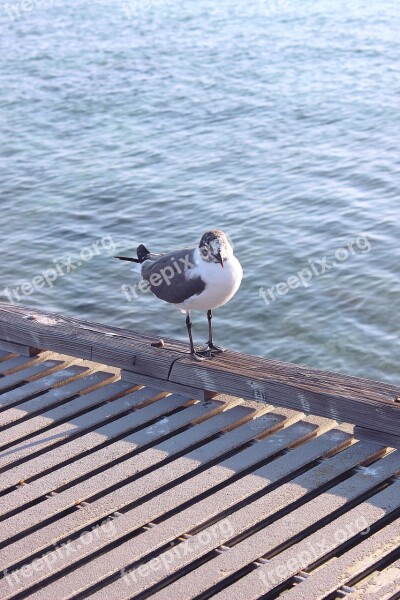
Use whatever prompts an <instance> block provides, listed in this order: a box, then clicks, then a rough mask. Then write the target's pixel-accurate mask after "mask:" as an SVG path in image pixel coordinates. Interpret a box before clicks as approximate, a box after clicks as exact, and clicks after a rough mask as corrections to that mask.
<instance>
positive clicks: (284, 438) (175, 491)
mask: <svg viewBox="0 0 400 600" xmlns="http://www.w3.org/2000/svg"><path fill="white" fill-rule="evenodd" d="M317 428H318V426H317ZM313 431H315V425H313V424H312V423H311V422H310V419H309V420H308V422H305V421H303V422H299V423H296V424H294V425H292V426H290V427H288V428H286V429H284V430H282V431H280V432H277V433H276V434H274V433H273V434H271V435H270V436H268V438H265V439H263V440H261V441H260V442H258V443H257V444H255V445H253V446H252V447H251V448H247V449H246V450H242V451H241V452H239V453H238V454H235V455H234V456H232V457H230V458H228V459H226V460H225V461H222V462H221V463H219V464H218V465H214V466H213V467H211V468H209V469H208V470H206V471H203V472H201V473H200V474H198V475H196V476H194V477H192V478H190V479H189V480H187V481H185V482H183V483H182V484H180V485H179V486H175V487H173V488H172V489H168V490H167V491H165V492H164V493H161V494H159V495H158V496H156V497H154V498H152V499H151V500H149V501H147V502H144V503H142V504H140V505H139V506H137V507H135V508H133V509H131V510H128V511H127V512H126V513H125V514H123V515H121V516H120V517H118V519H116V520H115V525H116V530H115V534H116V537H119V536H121V535H126V534H127V533H129V531H134V530H135V529H137V528H138V527H140V526H141V524H146V523H149V522H151V521H153V520H154V518H157V516H160V515H162V514H164V513H165V512H166V511H168V510H171V509H172V508H175V507H179V506H180V505H181V504H182V503H183V502H185V501H187V500H190V499H193V498H194V497H195V496H196V495H197V494H199V493H203V492H204V491H205V490H207V489H208V490H210V491H211V490H212V488H213V487H215V486H216V485H218V484H220V483H222V482H223V481H226V480H228V479H229V478H230V477H232V475H233V474H235V473H236V474H237V473H239V472H241V471H243V470H245V469H247V468H248V467H249V466H251V465H252V464H256V463H257V462H259V461H260V459H261V458H264V459H265V458H267V457H268V456H272V455H274V454H275V453H276V452H279V450H280V449H282V448H286V447H288V446H290V445H292V444H294V443H299V442H300V441H301V440H305V439H307V438H309V437H310V435H312V433H313ZM274 438H275V439H274ZM221 439H222V438H221ZM267 439H268V440H269V441H268V442H266V440H267ZM250 451H251V452H250ZM197 452H198V453H199V454H201V448H199V449H198V450H197ZM285 458H286V457H285ZM153 476H154V475H153ZM156 478H157V476H156ZM253 479H255V480H257V479H261V478H257V477H256V478H252V477H250V476H245V477H244V478H243V479H242V480H241V484H243V485H242V488H243V489H245V490H246V492H247V495H250V494H251V493H252V492H253V489H252V486H251V485H250V486H249V483H252V481H253ZM235 483H236V485H237V484H238V483H239V482H235ZM264 483H265V482H264ZM134 484H137V481H136V482H134ZM134 484H130V485H128V486H125V487H124V489H123V491H122V490H119V494H118V495H116V494H115V493H114V495H115V497H116V502H117V506H118V505H119V506H120V505H121V503H126V504H128V502H129V500H128V498H130V497H131V494H134V493H135V486H134ZM223 491H224V492H225V494H223V497H224V499H225V502H226V501H227V494H226V490H223ZM51 500H54V498H51V499H50V501H51ZM100 500H101V502H102V503H103V504H105V506H106V507H107V509H108V511H109V513H110V512H112V511H113V503H110V502H109V499H108V498H107V496H106V497H103V498H102V499H100ZM207 500H208V504H209V505H210V506H209V510H210V509H211V510H213V511H217V513H218V510H219V508H218V505H219V503H218V502H215V501H211V502H210V498H207ZM230 500H231V502H233V503H234V502H235V497H231V499H230ZM95 504H96V501H95V502H94V503H93V504H88V505H85V506H82V507H81V508H80V510H79V511H78V513H79V515H78V516H79V518H80V519H82V520H83V524H84V526H85V525H86V526H87V525H88V523H90V522H91V521H92V519H93V521H94V520H95V519H96V520H97V519H98V518H99V516H98V509H97V511H96V512H93V510H94V509H95V506H94V505H95ZM97 504H98V502H97ZM200 505H201V502H199V503H197V504H195V505H194V506H191V508H190V514H189V515H187V517H186V519H185V518H184V515H185V513H186V511H183V512H181V513H180V514H179V515H176V517H177V518H176V519H175V520H174V526H173V527H171V528H170V530H169V536H171V535H172V539H174V538H175V537H176V536H177V535H180V533H183V531H185V530H187V529H188V528H189V527H190V524H191V527H193V526H195V525H196V524H198V523H199V519H200V522H201V520H202V519H204V520H206V519H207V516H206V515H205V513H204V512H202V511H201V510H199V506H200ZM39 506H40V505H39ZM187 510H189V509H187ZM103 511H104V507H103ZM76 514H77V513H74V514H71V515H69V517H70V518H71V517H74V516H75V515H76ZM39 518H40V515H39ZM175 521H176V522H177V525H178V530H177V529H176V526H175ZM50 527H51V525H50ZM182 527H183V531H182V530H181V528H182ZM62 531H63V534H64V535H65V534H66V530H65V527H64V528H63V530H62ZM157 531H158V527H157V528H154V530H152V529H150V530H149V531H146V533H145V534H143V536H140V537H141V538H142V541H143V543H139V542H138V544H136V541H137V540H139V538H138V537H136V538H135V544H134V545H132V542H131V541H129V542H126V543H121V544H120V545H119V546H118V547H117V548H115V549H113V550H110V551H109V552H108V553H107V554H106V555H104V556H102V557H99V558H97V559H94V560H93V561H91V563H90V565H91V568H89V565H88V564H85V565H84V566H82V567H81V568H79V569H77V570H76V571H74V573H73V574H72V573H71V574H67V575H65V576H64V577H63V578H62V589H60V587H59V585H58V584H59V582H55V583H54V584H51V585H50V586H49V587H48V590H49V592H50V593H52V594H54V593H55V594H56V595H57V597H58V596H60V597H62V598H66V597H70V594H71V593H72V590H75V592H74V593H76V591H77V590H80V589H86V588H87V587H89V586H90V585H91V584H92V583H93V581H94V580H95V579H96V577H97V575H96V573H97V572H100V573H102V576H106V575H107V574H108V573H109V572H110V569H112V570H118V569H119V568H120V565H121V561H123V564H124V565H125V564H126V560H127V556H130V557H131V559H132V560H135V558H136V556H137V552H139V555H140V554H142V553H143V552H144V553H145V554H147V553H148V552H149V550H150V548H151V547H152V544H153V543H154V544H156V546H155V547H157V546H159V545H163V544H164V543H165V541H164V540H163V539H162V538H161V539H159V537H158V534H157ZM151 532H153V533H152V534H151ZM164 532H165V530H164ZM147 534H149V535H152V538H151V539H152V540H154V542H152V543H151V545H150V546H149V543H148V538H147ZM145 536H146V537H145ZM26 541H27V538H26V537H25V542H26ZM109 541H110V540H104V539H102V540H100V539H99V540H97V541H94V545H92V544H91V546H90V548H88V547H86V548H84V547H82V548H79V549H77V552H76V553H74V556H73V557H68V559H67V558H66V562H67V563H68V564H72V563H73V562H75V561H76V560H77V559H80V558H82V555H84V554H87V553H90V552H93V548H94V547H99V546H100V547H101V546H104V545H107V544H108V543H109ZM106 557H107V560H104V559H106ZM139 558H140V556H139ZM63 566H65V561H63V560H61V561H58V562H57V565H54V569H53V574H54V572H55V571H56V570H59V569H60V568H63ZM45 577H46V575H44V574H43V573H35V574H34V575H33V577H32V578H31V579H30V580H29V584H28V585H32V584H33V582H37V581H38V580H39V581H40V580H42V579H43V578H45ZM24 584H25V582H24V583H23V584H22V585H24ZM25 585H26V584H25ZM42 592H43V590H42Z"/></svg>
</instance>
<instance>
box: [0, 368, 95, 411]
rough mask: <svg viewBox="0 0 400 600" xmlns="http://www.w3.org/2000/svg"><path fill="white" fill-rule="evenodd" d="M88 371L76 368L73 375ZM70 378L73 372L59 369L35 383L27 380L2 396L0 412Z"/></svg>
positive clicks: (0, 396)
mask: <svg viewBox="0 0 400 600" xmlns="http://www.w3.org/2000/svg"><path fill="white" fill-rule="evenodd" d="M46 362H47V361H46ZM42 364H44V363H39V365H42ZM61 364H62V363H61ZM39 365H37V366H39ZM48 368H49V367H48V366H47V365H45V370H48ZM87 370H88V369H87V368H86V367H80V366H74V369H73V373H74V374H76V375H78V374H81V373H84V372H85V371H87ZM31 372H32V371H31ZM35 372H36V373H37V372H38V371H37V370H35ZM68 377H71V370H69V371H66V369H59V370H57V371H53V372H52V373H50V375H43V376H42V377H40V378H39V379H35V381H29V380H27V381H26V383H23V384H22V385H20V386H19V387H17V388H14V389H12V390H9V391H8V392H3V393H2V394H1V395H0V410H1V411H3V410H6V409H8V408H10V407H11V406H13V405H15V404H18V403H20V402H21V401H23V400H24V399H26V398H28V397H29V396H32V395H34V394H38V393H40V392H46V391H47V390H49V389H50V388H52V387H53V385H57V384H59V383H61V382H62V381H64V380H65V379H67V378H68Z"/></svg>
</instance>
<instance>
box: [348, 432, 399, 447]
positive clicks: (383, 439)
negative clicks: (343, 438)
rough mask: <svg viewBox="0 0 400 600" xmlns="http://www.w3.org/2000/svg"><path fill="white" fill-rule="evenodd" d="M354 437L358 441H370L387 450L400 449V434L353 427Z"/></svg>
mask: <svg viewBox="0 0 400 600" xmlns="http://www.w3.org/2000/svg"><path fill="white" fill-rule="evenodd" d="M354 436H355V437H356V438H357V439H359V440H370V441H371V442H376V443H377V444H382V445H383V446H388V447H389V448H400V434H399V435H394V434H392V433H386V432H384V431H378V430H376V429H367V428H366V427H355V428H354Z"/></svg>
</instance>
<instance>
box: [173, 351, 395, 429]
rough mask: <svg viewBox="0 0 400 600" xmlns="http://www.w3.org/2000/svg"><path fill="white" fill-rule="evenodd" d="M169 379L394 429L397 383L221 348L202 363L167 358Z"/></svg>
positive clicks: (210, 389)
mask: <svg viewBox="0 0 400 600" xmlns="http://www.w3.org/2000/svg"><path fill="white" fill-rule="evenodd" d="M169 379H170V381H173V382H176V383H184V382H185V381H188V380H189V381H190V382H191V385H193V386H195V387H204V388H206V389H208V390H209V391H215V390H219V391H224V392H225V393H228V394H236V395H239V396H240V397H242V398H247V399H253V400H260V401H263V402H268V403H269V404H274V405H279V406H287V407H289V408H294V409H298V410H303V411H304V412H305V413H306V414H309V413H312V414H316V415H322V416H325V417H328V418H331V419H335V420H337V421H344V422H346V423H353V424H355V425H360V426H362V427H366V428H371V429H375V430H379V431H382V432H385V434H394V435H398V432H399V429H400V402H396V401H395V399H396V398H397V397H400V388H399V387H398V386H393V385H388V384H384V383H379V382H376V381H370V380H367V379H361V378H358V377H348V376H344V375H339V374H336V373H329V372H324V371H319V370H316V369H311V368H308V367H302V366H297V365H289V364H285V363H281V362H278V361H272V360H268V359H265V358H258V357H255V356H247V355H243V354H239V353H235V352H226V353H224V354H222V355H218V358H216V359H213V360H212V361H204V362H203V363H200V362H195V361H193V360H190V359H188V358H186V357H184V358H181V359H179V360H178V361H175V363H174V364H173V367H172V370H171V374H170V377H169Z"/></svg>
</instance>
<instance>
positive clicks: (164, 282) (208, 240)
mask: <svg viewBox="0 0 400 600" xmlns="http://www.w3.org/2000/svg"><path fill="white" fill-rule="evenodd" d="M136 253H137V258H131V257H128V256H116V257H115V258H118V259H119V260H127V261H130V262H135V263H139V264H140V265H141V275H142V278H143V279H144V280H145V281H146V282H147V283H148V285H149V287H150V290H151V292H152V293H153V294H154V295H155V296H157V298H160V300H164V302H169V303H170V304H173V305H174V306H176V308H178V309H179V310H181V311H182V312H183V313H186V327H187V330H188V335H189V343H190V354H191V356H192V357H193V358H194V359H196V360H204V359H205V358H212V357H213V356H214V355H215V354H216V353H219V352H224V348H220V347H219V346H216V345H215V344H214V342H213V333H212V317H213V315H212V311H213V309H214V308H218V307H219V306H223V305H224V304H226V303H227V302H228V301H229V300H230V299H231V298H232V296H234V294H235V293H236V292H237V290H238V289H239V286H240V283H241V281H242V276H243V270H242V267H241V265H240V262H239V261H238V259H237V258H236V257H235V256H234V255H233V248H232V246H231V245H230V243H229V241H228V239H227V237H226V235H225V233H224V232H223V231H220V230H219V229H211V230H210V231H206V232H205V233H204V235H203V236H202V237H201V240H200V243H199V245H198V246H195V247H192V248H182V249H180V250H173V251H172V252H167V253H162V254H155V253H153V252H150V251H149V250H147V248H146V247H145V246H144V245H143V244H140V246H138V248H137V251H136ZM192 310H204V311H207V320H208V341H207V344H206V347H205V348H204V349H201V350H195V348H194V344H193V336H192V321H191V319H190V312H191V311H192Z"/></svg>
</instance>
